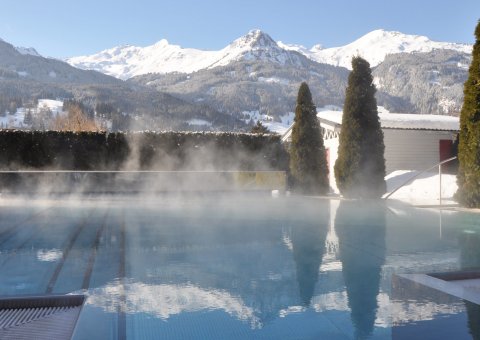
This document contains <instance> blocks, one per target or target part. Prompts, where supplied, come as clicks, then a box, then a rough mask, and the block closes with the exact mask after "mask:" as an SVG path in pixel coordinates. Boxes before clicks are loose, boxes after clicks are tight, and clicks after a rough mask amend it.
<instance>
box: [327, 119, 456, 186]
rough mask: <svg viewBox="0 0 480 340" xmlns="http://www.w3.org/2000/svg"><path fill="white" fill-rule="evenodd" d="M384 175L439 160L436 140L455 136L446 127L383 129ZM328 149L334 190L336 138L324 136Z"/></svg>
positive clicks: (331, 182) (422, 166) (416, 168)
mask: <svg viewBox="0 0 480 340" xmlns="http://www.w3.org/2000/svg"><path fill="white" fill-rule="evenodd" d="M383 136H384V143H385V167H386V173H387V175H388V174H389V173H391V172H393V171H395V170H425V169H427V168H429V167H431V166H433V165H435V164H437V163H438V162H440V140H452V141H454V140H455V134H454V133H452V132H450V131H427V130H400V129H383ZM324 144H325V149H328V150H329V160H328V161H329V169H328V170H329V179H330V189H331V191H333V192H335V193H338V192H339V191H338V187H337V184H336V181H335V173H334V169H333V167H334V165H335V161H336V160H337V158H338V145H339V139H338V138H331V139H326V140H324Z"/></svg>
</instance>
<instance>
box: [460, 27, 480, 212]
mask: <svg viewBox="0 0 480 340" xmlns="http://www.w3.org/2000/svg"><path fill="white" fill-rule="evenodd" d="M475 38H476V40H475V45H473V52H472V56H473V58H472V64H471V65H470V69H469V71H468V79H467V81H466V82H465V85H464V87H463V95H464V99H463V107H462V111H461V113H460V143H459V145H458V160H459V168H458V175H457V183H458V191H457V194H456V197H457V199H458V201H459V202H460V203H461V204H463V205H465V206H467V207H471V208H473V207H475V208H479V207H480V20H479V22H478V24H477V28H476V29H475Z"/></svg>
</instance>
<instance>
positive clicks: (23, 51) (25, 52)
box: [15, 46, 41, 57]
mask: <svg viewBox="0 0 480 340" xmlns="http://www.w3.org/2000/svg"><path fill="white" fill-rule="evenodd" d="M15 49H16V50H17V52H18V53H20V54H23V55H33V56H35V57H41V55H40V53H38V52H37V50H36V49H34V48H33V47H19V46H17V47H15Z"/></svg>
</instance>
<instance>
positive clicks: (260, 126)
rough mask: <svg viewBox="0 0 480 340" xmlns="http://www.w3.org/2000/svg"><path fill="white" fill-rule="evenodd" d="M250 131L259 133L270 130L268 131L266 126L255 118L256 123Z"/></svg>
mask: <svg viewBox="0 0 480 340" xmlns="http://www.w3.org/2000/svg"><path fill="white" fill-rule="evenodd" d="M250 132H251V133H258V134H261V133H270V131H268V129H267V127H266V126H265V125H263V124H262V122H261V121H259V120H257V124H256V125H255V126H253V127H252V129H251V130H250Z"/></svg>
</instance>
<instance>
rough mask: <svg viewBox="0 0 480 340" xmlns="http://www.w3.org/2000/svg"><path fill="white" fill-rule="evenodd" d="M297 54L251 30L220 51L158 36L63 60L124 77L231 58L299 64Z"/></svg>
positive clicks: (192, 68) (186, 69)
mask: <svg viewBox="0 0 480 340" xmlns="http://www.w3.org/2000/svg"><path fill="white" fill-rule="evenodd" d="M300 58H301V56H300V55H299V54H297V53H292V52H290V51H286V50H284V49H282V48H281V47H279V46H278V45H277V43H276V42H275V41H274V40H273V39H272V38H271V37H270V36H269V35H267V34H265V33H264V32H262V31H260V30H252V31H250V32H248V34H246V35H245V36H243V37H240V38H238V39H237V40H235V41H233V42H232V43H231V44H230V45H228V46H227V47H225V48H224V49H222V50H220V51H203V50H198V49H193V48H182V47H180V46H178V45H171V44H169V43H168V41H167V40H165V39H162V40H160V41H159V42H157V43H156V44H154V45H151V46H147V47H136V46H122V47H114V48H112V49H109V50H105V51H102V52H100V53H97V54H94V55H90V56H81V57H73V58H70V59H67V62H68V63H69V64H70V65H72V66H75V67H78V68H81V69H92V70H96V71H99V72H103V73H105V74H108V75H111V76H114V77H117V78H120V79H128V78H131V77H133V76H136V75H141V74H147V73H171V72H185V73H191V72H195V71H198V70H201V69H208V68H213V67H216V66H224V65H227V64H229V63H230V62H232V61H235V60H240V59H242V60H264V61H271V62H275V63H279V64H282V65H283V64H286V63H293V64H298V63H300V62H301V61H300Z"/></svg>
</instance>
